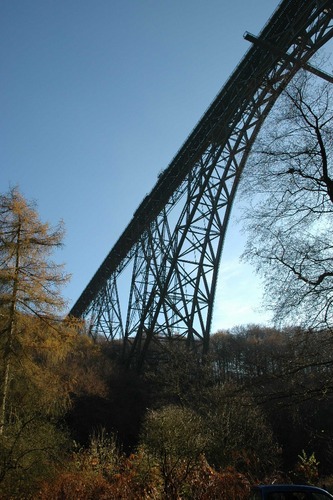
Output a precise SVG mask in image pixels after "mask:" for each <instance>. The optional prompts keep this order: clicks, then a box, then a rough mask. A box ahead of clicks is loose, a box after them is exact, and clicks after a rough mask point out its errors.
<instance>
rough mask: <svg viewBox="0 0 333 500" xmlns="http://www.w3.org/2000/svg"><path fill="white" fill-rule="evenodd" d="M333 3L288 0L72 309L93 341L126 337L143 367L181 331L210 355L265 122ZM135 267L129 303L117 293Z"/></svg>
mask: <svg viewBox="0 0 333 500" xmlns="http://www.w3.org/2000/svg"><path fill="white" fill-rule="evenodd" d="M332 16H333V14H332V0H307V2H304V1H303V0H283V1H282V2H281V4H280V6H279V7H278V9H277V10H276V12H275V13H274V14H273V16H272V18H271V19H270V20H269V22H268V23H267V25H266V26H265V27H264V29H263V30H262V32H261V33H260V35H259V37H258V38H255V37H253V35H250V34H246V36H245V37H246V38H247V39H248V40H249V41H250V42H251V43H253V45H252V46H251V47H250V49H249V51H248V52H247V54H246V55H245V57H244V58H243V60H242V61H241V62H240V64H239V65H238V66H237V67H236V69H235V71H234V73H233V74H232V75H231V77H230V78H229V80H228V81H227V82H226V84H225V86H224V87H223V88H222V90H221V91H220V93H219V94H218V95H217V96H216V98H215V99H214V101H213V103H212V104H211V106H210V107H209V108H208V110H207V111H206V113H205V114H204V115H203V117H202V118H201V120H200V121H199V123H198V124H197V126H196V127H195V128H194V130H193V131H192V133H191V134H190V136H189V137H188V139H187V140H186V141H185V143H184V145H183V146H182V148H181V149H180V150H179V151H178V153H177V154H176V156H175V157H174V159H173V160H172V161H171V163H170V164H169V166H168V167H167V168H166V169H165V171H163V172H162V173H161V174H160V175H159V178H158V181H157V184H156V185H155V186H154V188H153V189H152V191H151V192H150V193H149V195H147V196H146V198H145V199H144V200H143V201H142V203H141V204H140V206H139V207H138V209H137V210H136V212H135V213H134V215H133V218H132V220H131V221H130V223H129V225H128V226H127V227H126V229H125V231H124V232H123V234H122V235H121V236H120V238H119V239H118V241H117V242H116V244H115V246H114V247H113V248H112V249H111V251H110V252H109V254H108V255H107V257H106V259H105V260H104V262H103V263H102V265H101V266H100V268H99V269H98V270H97V272H96V274H95V275H94V277H93V278H92V280H91V281H90V283H89V284H88V285H87V287H86V288H85V290H84V291H83V293H82V294H81V296H80V297H79V299H78V300H77V302H76V303H75V304H74V306H73V308H72V310H71V312H70V314H71V315H73V316H75V317H81V318H84V319H85V320H86V321H87V322H88V323H89V324H90V333H91V335H92V336H93V337H97V336H99V335H102V336H104V337H105V338H107V339H108V340H110V341H118V342H119V341H121V344H122V348H123V356H124V358H125V359H126V360H127V362H128V363H135V364H136V365H138V366H139V367H140V366H141V365H142V363H143V362H144V359H145V358H146V356H147V353H148V351H149V348H150V346H151V345H152V344H154V343H155V344H159V345H160V344H163V342H165V341H166V340H168V339H172V338H174V337H177V338H179V337H180V338H183V339H184V340H185V341H186V342H187V343H188V344H190V345H191V344H192V345H196V346H198V345H200V346H201V347H202V350H203V353H206V352H207V351H208V345H209V335H210V328H211V322H212V313H213V305H214V297H215V291H216V284H217V278H218V268H219V263H220V260H221V255H222V250H223V243H224V239H225V235H226V231H227V226H228V221H229V217H230V213H231V209H232V205H233V201H234V198H235V194H236V191H237V187H238V184H239V180H240V178H241V175H242V172H243V169H244V166H245V164H246V160H247V158H248V155H249V153H250V150H251V147H252V145H253V143H254V141H255V139H256V137H257V135H258V132H259V131H260V128H261V126H262V124H263V123H264V120H265V118H266V117H267V115H268V113H269V112H270V110H271V108H272V106H273V105H274V103H275V102H276V100H277V99H278V97H279V95H280V94H281V92H282V91H283V89H284V88H285V87H286V86H287V85H288V83H289V82H290V80H291V79H292V78H293V76H294V75H295V74H296V73H297V71H298V70H299V69H300V68H305V69H307V70H309V71H312V72H317V74H319V75H320V76H323V77H325V78H327V79H330V78H331V77H330V76H328V75H325V74H323V73H321V72H320V71H319V70H316V69H315V68H313V67H312V66H311V65H310V64H309V60H310V59H311V57H312V56H313V55H314V54H315V52H316V51H317V50H318V49H319V48H321V47H322V46H323V45H324V44H325V43H326V42H327V41H328V40H329V39H330V38H332V36H333V22H332ZM125 270H126V272H128V271H129V270H130V275H131V278H130V287H129V293H128V300H127V303H126V306H125V307H124V305H123V303H122V301H121V300H120V297H119V283H120V280H121V276H122V275H123V273H124V272H125Z"/></svg>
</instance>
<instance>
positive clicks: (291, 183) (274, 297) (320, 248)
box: [242, 73, 333, 328]
mask: <svg viewBox="0 0 333 500" xmlns="http://www.w3.org/2000/svg"><path fill="white" fill-rule="evenodd" d="M332 92H333V89H332V87H331V86H330V84H328V83H326V82H323V81H319V79H318V78H315V77H312V76H311V77H310V76H309V75H308V74H306V73H300V74H299V75H298V76H297V77H296V78H295V79H294V80H293V81H292V82H291V84H290V85H289V86H288V88H287V90H286V91H285V93H284V95H283V96H282V97H281V98H280V100H279V101H278V103H277V110H276V112H275V113H274V116H273V118H272V119H271V120H270V123H268V125H267V126H266V127H265V130H264V131H263V134H262V135H261V137H260V138H259V140H258V143H257V146H256V148H255V151H254V153H253V154H252V156H251V158H250V161H249V165H248V169H247V171H246V172H245V175H244V183H243V187H242V189H243V194H246V196H247V199H249V200H251V202H250V204H249V205H248V206H247V207H246V208H245V212H244V217H243V221H244V227H245V229H246V231H247V232H248V241H247V246H246V249H245V252H244V254H243V258H244V259H245V260H247V261H249V262H251V263H253V264H255V266H256V270H257V272H258V273H259V274H260V275H261V276H262V277H263V281H264V285H265V299H264V302H265V305H266V306H267V308H268V309H270V310H271V311H273V313H274V319H275V321H276V322H277V323H279V322H283V321H288V320H289V321H290V320H291V321H293V322H294V323H297V324H301V325H303V326H307V327H315V328H318V327H320V328H327V327H329V328H332V327H333V242H332V227H333V128H332V127H333V94H332Z"/></svg>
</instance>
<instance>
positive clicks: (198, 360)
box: [0, 73, 333, 500]
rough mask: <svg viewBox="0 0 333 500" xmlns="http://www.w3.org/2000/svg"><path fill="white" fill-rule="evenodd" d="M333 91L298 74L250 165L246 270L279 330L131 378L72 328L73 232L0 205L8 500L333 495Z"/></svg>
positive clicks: (3, 494) (158, 364)
mask: <svg viewBox="0 0 333 500" xmlns="http://www.w3.org/2000/svg"><path fill="white" fill-rule="evenodd" d="M331 92H332V91H331V89H330V88H329V86H328V85H326V84H322V82H320V84H319V83H318V82H316V81H315V82H314V81H313V80H309V78H308V76H307V75H304V74H302V73H301V74H300V76H299V78H298V79H296V80H295V81H294V82H292V84H291V85H290V86H289V87H288V89H287V91H286V92H285V94H284V96H283V98H282V100H281V101H280V103H279V106H278V107H277V113H276V114H275V115H273V117H272V120H274V121H273V124H275V126H272V125H271V127H270V128H269V130H268V132H267V131H266V132H265V134H264V135H262V137H260V138H259V140H258V143H257V145H256V147H255V149H254V151H253V154H252V155H251V157H250V159H249V172H248V173H247V174H246V175H247V177H246V180H247V182H246V183H245V184H244V186H245V187H244V190H245V191H244V193H245V194H246V196H247V197H248V199H251V202H249V203H248V205H247V207H246V208H245V209H244V215H243V222H244V227H245V228H246V230H247V232H248V235H249V239H248V244H247V247H246V249H245V251H244V257H243V258H244V259H246V260H248V261H250V262H252V263H253V264H254V265H255V266H256V269H257V271H258V273H259V274H261V276H262V278H263V281H264V284H265V301H266V307H267V309H268V310H271V311H272V312H273V313H274V325H275V326H269V327H268V326H263V325H244V326H238V327H236V326H235V327H234V328H232V329H231V330H230V331H224V330H221V331H218V332H216V333H214V334H212V335H211V338H210V349H209V352H208V354H207V355H205V356H203V355H202V352H201V350H200V345H199V344H198V345H194V346H192V347H191V349H190V348H189V347H188V345H187V344H186V342H185V341H184V340H183V339H182V338H181V337H179V336H177V335H176V334H175V335H174V336H171V337H165V339H164V340H163V341H161V342H159V343H156V344H154V346H152V347H151V348H150V350H149V352H148V355H147V356H146V360H145V364H144V367H143V369H142V370H140V372H138V371H137V370H135V369H134V368H132V369H131V368H129V367H125V366H124V365H123V363H122V361H121V358H120V356H119V352H120V349H119V344H117V342H116V341H115V342H112V343H110V342H107V341H105V340H103V338H99V337H97V338H96V339H95V340H92V338H91V337H90V336H89V334H88V331H89V329H88V326H87V325H86V324H85V323H84V322H83V321H80V320H77V319H75V318H71V317H68V315H67V314H66V304H65V302H64V299H63V297H62V287H63V286H64V285H65V284H66V282H67V281H68V279H69V276H68V275H67V274H66V272H65V270H64V267H63V266H62V265H60V264H58V263H56V262H54V261H53V260H52V252H53V250H55V249H56V248H58V247H60V246H61V245H62V240H63V234H64V228H63V226H62V224H59V225H58V226H57V227H51V226H50V225H49V224H48V223H43V222H42V221H41V220H40V217H39V214H38V211H37V208H36V206H35V205H34V204H33V203H32V202H30V201H28V200H26V199H25V198H24V197H23V195H22V194H21V193H20V191H19V189H18V188H12V189H10V190H9V191H8V192H7V193H5V194H3V195H1V196H0V369H1V374H2V377H1V388H0V389H1V392H0V498H4V499H11V498H21V499H30V498H31V499H40V500H46V499H48V500H52V499H54V500H55V499H57V500H58V499H59V500H60V499H73V500H74V499H78V498H79V499H96V498H99V499H107V498H108V499H110V498H115V499H143V498H145V499H164V498H165V499H206V500H209V499H215V498H223V499H227V500H228V499H230V500H233V499H234V500H236V499H237V500H242V499H246V498H248V495H249V491H250V487H251V485H254V484H258V483H272V482H287V483H288V482H300V483H307V484H318V485H323V484H325V487H326V488H327V489H328V490H329V491H333V428H332V422H333V405H332V403H333V335H332V328H333V315H332V304H333V286H332V278H333V255H332V243H331V238H332V237H331V234H332V232H331V227H332V220H331V219H332V213H333V212H332V204H333V178H332V177H331V175H330V173H331V168H332V151H333V147H332V146H333V144H332V143H333V134H332V121H333V113H332V109H331V102H333V100H332V95H331ZM251 172H252V174H251ZM254 194H255V196H254ZM251 196H252V197H251Z"/></svg>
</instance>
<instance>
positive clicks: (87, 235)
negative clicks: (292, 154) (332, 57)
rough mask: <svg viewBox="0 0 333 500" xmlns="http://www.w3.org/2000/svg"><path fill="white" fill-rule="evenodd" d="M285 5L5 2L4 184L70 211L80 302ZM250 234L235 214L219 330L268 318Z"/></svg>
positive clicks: (0, 46) (45, 208)
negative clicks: (245, 251) (255, 39)
mask: <svg viewBox="0 0 333 500" xmlns="http://www.w3.org/2000/svg"><path fill="white" fill-rule="evenodd" d="M278 3H279V2H278V0H232V1H230V0H229V1H226V0H205V1H203V0H200V1H199V0H30V1H28V0H2V1H1V3H0V68H1V79H0V86H1V92H0V107H1V121H0V161H1V169H0V187H1V192H6V191H7V190H8V188H9V187H10V186H14V185H18V186H19V188H20V190H21V192H22V193H23V195H24V196H26V198H28V199H29V200H31V199H34V200H35V201H36V202H37V204H38V209H39V214H40V217H41V219H42V220H43V221H46V220H47V221H49V222H51V223H52V224H56V223H57V222H58V221H59V219H63V220H64V222H65V226H66V237H65V241H64V243H65V246H64V249H63V250H62V251H61V253H60V254H59V256H58V255H57V259H58V258H59V260H60V261H62V262H65V263H66V269H67V271H68V272H69V273H71V274H72V280H71V283H70V284H69V285H68V287H67V288H66V289H65V290H64V295H65V296H66V297H67V298H68V300H69V306H70V305H72V304H73V303H74V302H75V300H76V299H77V298H78V296H79V295H80V293H81V292H82V290H83V289H84V287H85V286H86V285H87V283H88V281H89V280H90V278H91V277H92V276H93V274H94V273H95V271H96V270H97V268H98V267H99V265H100V264H101V262H102V261H103V259H104V258H105V256H106V255H107V253H108V252H109V250H110V249H111V247H112V246H113V244H114V243H115V241H116V240H117V239H118V237H119V235H120V234H121V232H122V231H123V229H124V228H125V226H126V225H127V223H128V222H129V220H130V218H131V217H132V214H133V212H134V211H135V209H136V208H137V206H138V204H139V203H140V202H141V200H142V199H143V198H144V197H145V196H146V194H147V193H148V192H149V191H150V190H151V188H152V187H153V186H154V184H155V183H156V180H157V175H158V173H159V172H160V171H161V170H162V169H164V168H166V167H167V165H168V164H169V162H170V161H171V159H172V158H173V156H174V155H175V153H176V152H177V150H178V149H179V148H180V146H181V145H182V144H183V142H184V141H185V139H186V137H187V136H188V134H189V133H190V132H191V130H192V129H193V128H194V126H195V125H196V123H197V121H198V120H199V118H200V117H201V116H202V114H203V113H204V112H205V110H206V109H207V108H208V106H209V104H210V103H211V101H212V100H213V98H214V97H215V95H216V94H217V92H218V91H219V89H220V88H221V87H222V86H223V84H224V82H225V81H226V79H227V78H228V76H229V75H230V73H231V72H232V71H233V69H234V68H235V66H236V65H237V64H238V62H239V61H240V59H241V58H242V57H243V55H244V54H245V52H246V51H247V49H248V48H249V44H248V42H246V41H245V40H244V39H243V33H244V32H245V31H250V32H252V33H254V34H258V33H259V32H260V30H261V29H262V27H263V26H264V24H265V23H266V22H267V20H268V18H269V16H270V15H271V14H272V13H273V12H274V10H275V9H276V8H277V6H278ZM236 208H237V207H236ZM243 241H244V240H243V239H242V238H241V237H240V235H239V231H238V229H237V227H236V225H235V222H234V221H232V223H231V225H230V230H229V233H228V237H227V242H226V246H225V253H224V258H223V261H222V265H221V271H222V273H221V278H220V280H219V284H218V295H217V297H216V306H215V317H214V324H213V329H214V330H217V329H218V328H229V327H231V326H233V325H237V324H245V323H249V322H264V321H266V320H267V317H266V316H265V315H262V314H259V313H258V312H255V311H254V310H253V308H256V307H257V306H258V303H259V301H258V300H259V299H258V296H259V292H260V288H259V285H258V282H257V280H255V279H254V276H253V274H252V273H251V271H250V269H249V267H247V266H241V265H240V264H239V260H238V259H239V255H240V253H241V251H242V245H243Z"/></svg>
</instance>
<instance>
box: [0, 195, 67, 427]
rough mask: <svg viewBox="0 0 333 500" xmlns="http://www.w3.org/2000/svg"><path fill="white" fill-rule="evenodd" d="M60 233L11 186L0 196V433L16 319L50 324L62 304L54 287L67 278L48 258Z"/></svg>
mask: <svg viewBox="0 0 333 500" xmlns="http://www.w3.org/2000/svg"><path fill="white" fill-rule="evenodd" d="M63 234H64V232H63V227H62V224H61V223H60V224H59V225H58V226H57V227H56V228H54V229H53V228H51V227H50V226H49V224H47V223H42V222H41V221H40V219H39V216H38V213H37V211H36V208H35V205H34V204H33V203H29V202H27V201H26V200H25V199H24V197H23V196H22V195H21V194H20V192H19V191H18V189H17V188H14V189H11V190H10V191H9V192H8V193H7V194H5V195H2V196H0V313H1V318H0V319H1V322H0V328H1V330H0V333H1V337H0V348H1V358H0V363H1V367H2V370H3V373H2V380H1V393H0V398H1V400H0V404H1V409H0V435H3V434H4V433H5V428H6V423H7V421H8V419H9V405H8V398H9V394H10V387H11V380H12V378H13V377H14V375H15V373H14V370H13V369H12V368H13V362H14V360H15V359H16V360H17V359H18V357H19V356H20V355H21V354H20V353H22V350H23V349H22V338H21V337H22V317H23V318H24V317H27V318H31V317H33V316H35V317H38V318H39V320H42V321H45V322H47V323H49V324H50V325H51V324H52V322H53V324H54V320H55V319H56V318H59V314H60V312H61V310H62V308H63V307H64V305H65V303H64V300H63V298H62V296H61V294H60V289H61V286H62V285H63V284H64V283H65V282H66V281H67V280H68V275H66V274H65V273H64V269H63V266H62V265H59V264H57V263H55V262H53V261H52V260H51V258H50V254H51V252H52V251H53V250H54V249H55V248H57V247H59V246H61V244H62V238H63Z"/></svg>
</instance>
